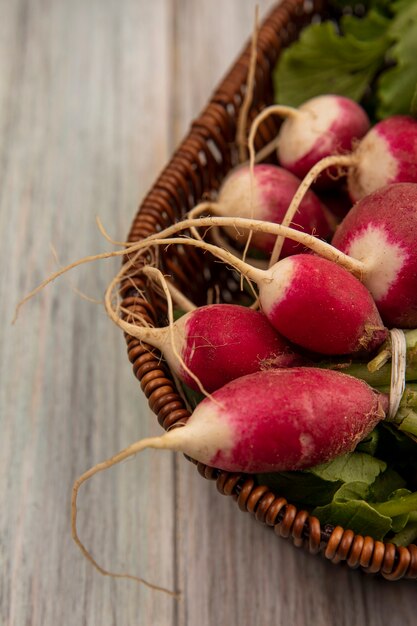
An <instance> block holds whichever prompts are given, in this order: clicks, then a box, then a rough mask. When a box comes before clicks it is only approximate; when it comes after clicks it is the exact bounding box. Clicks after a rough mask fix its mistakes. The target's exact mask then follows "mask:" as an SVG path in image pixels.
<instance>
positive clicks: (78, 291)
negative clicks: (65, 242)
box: [50, 244, 103, 304]
mask: <svg viewBox="0 0 417 626" xmlns="http://www.w3.org/2000/svg"><path fill="white" fill-rule="evenodd" d="M50 248H51V252H52V256H53V257H54V259H55V263H56V264H57V265H60V266H61V267H62V263H61V262H60V260H59V258H58V252H57V250H56V248H55V246H54V245H53V244H50ZM68 283H69V285H70V287H71V290H72V291H73V292H74V293H76V294H77V296H80V298H82V299H83V300H86V301H87V302H91V303H92V304H103V300H98V299H97V298H92V297H91V296H89V295H87V294H86V293H84V292H83V291H81V289H78V287H76V286H75V285H74V284H73V282H72V280H71V279H68Z"/></svg>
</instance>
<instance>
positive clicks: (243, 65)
mask: <svg viewBox="0 0 417 626" xmlns="http://www.w3.org/2000/svg"><path fill="white" fill-rule="evenodd" d="M326 11H327V10H326V4H325V2H324V1H322V0H316V1H314V2H311V1H309V0H307V1H304V0H284V2H282V3H281V4H280V5H279V6H278V7H277V8H275V9H274V10H273V11H272V13H271V14H270V15H269V16H268V17H267V18H266V20H265V21H264V23H263V24H262V26H261V28H260V31H259V35H258V55H257V64H256V81H255V89H254V96H253V102H252V107H251V111H250V115H249V120H248V121H249V123H250V121H251V119H253V118H254V117H255V115H256V114H257V113H258V112H259V111H260V110H261V109H262V108H263V107H265V106H267V105H269V104H271V103H272V100H273V90H272V82H271V71H272V69H273V67H274V66H275V63H276V61H277V58H278V56H279V54H280V51H281V50H282V49H283V48H285V46H287V45H288V44H289V43H290V42H291V41H293V40H294V39H296V38H297V36H298V34H299V32H300V30H301V28H302V27H303V26H304V25H306V24H308V23H309V22H311V20H312V19H313V17H314V15H316V14H320V15H325V14H326ZM249 58H250V44H248V45H247V46H246V48H245V49H244V51H243V53H242V54H241V56H240V57H239V58H238V59H237V61H236V63H235V64H234V65H233V67H232V68H231V70H230V71H229V73H228V74H227V75H226V77H225V78H224V80H223V81H222V82H221V84H220V85H219V87H218V88H217V90H216V91H215V92H214V94H213V97H212V99H211V100H210V102H209V104H208V105H207V106H206V108H205V109H204V110H203V112H202V113H201V115H200V116H199V117H198V118H197V119H196V120H195V121H194V122H193V123H192V126H191V130H190V132H189V134H188V136H187V137H186V138H185V139H184V141H183V142H182V143H181V145H180V146H179V148H178V150H177V151H176V152H175V154H174V155H173V157H172V159H171V161H170V162H169V163H168V165H167V166H166V168H165V169H164V170H163V172H162V174H161V175H160V177H159V178H158V180H157V181H156V183H155V185H154V186H153V188H152V189H151V191H150V192H149V193H148V195H147V196H146V197H145V199H144V201H143V203H142V205H141V206H140V208H139V211H138V213H137V215H136V217H135V219H134V221H133V224H132V228H131V231H130V234H129V241H138V240H140V239H142V238H144V237H146V236H148V235H150V234H153V233H156V232H158V231H159V230H161V229H163V228H166V227H167V226H170V225H171V224H173V223H175V222H177V221H178V220H181V219H182V218H183V217H184V215H185V213H187V212H188V211H189V210H190V209H192V208H193V207H194V206H195V205H196V204H197V203H198V202H200V201H201V199H202V198H204V197H207V196H208V194H210V193H211V192H213V191H215V190H217V189H218V188H219V186H220V184H221V182H222V180H223V179H224V177H225V176H226V174H227V173H228V172H229V170H230V169H231V168H232V167H233V166H235V165H236V164H237V163H238V159H237V145H236V141H235V138H236V127H237V119H238V115H239V109H240V106H241V105H242V100H243V93H244V89H245V86H246V82H247V75H248V68H249ZM278 128H279V121H277V120H276V119H275V118H274V117H270V118H269V119H268V120H266V121H265V122H264V123H263V124H262V125H261V127H260V129H259V132H258V134H257V140H256V149H257V150H259V149H261V148H262V147H263V146H264V145H266V144H267V143H268V142H269V141H270V140H271V139H273V138H274V137H275V136H276V133H277V131H278ZM158 265H159V267H160V268H161V269H162V271H164V272H165V273H167V274H169V275H171V276H172V279H173V280H175V284H176V286H177V287H179V288H180V289H181V290H182V291H183V293H184V294H185V295H186V296H187V297H189V298H190V299H191V300H192V301H193V302H195V303H196V304H206V299H207V292H208V290H209V289H213V290H216V291H217V293H219V295H220V300H221V301H223V302H231V301H237V300H238V299H239V297H240V288H239V282H238V280H237V279H236V278H233V275H232V273H231V272H230V271H229V270H227V269H226V268H224V267H222V266H221V264H219V263H216V262H214V259H213V258H212V257H211V256H210V255H209V254H208V253H205V254H201V252H200V251H199V250H197V249H190V248H188V249H187V250H184V249H183V248H181V246H171V247H169V249H167V250H163V249H162V248H161V249H160V251H159V259H158ZM190 277H192V280H190ZM141 293H142V294H144V297H141V295H140V294H141ZM121 294H122V298H123V303H122V305H123V307H125V308H126V309H129V311H130V312H132V313H139V314H140V315H142V316H145V317H146V318H147V320H148V321H149V323H150V324H152V325H155V326H159V325H165V323H166V304H165V301H164V300H163V299H162V298H161V297H160V296H159V295H158V293H156V292H155V291H154V290H153V288H152V285H151V284H149V282H147V280H146V278H145V277H144V276H143V274H138V275H137V276H136V275H133V277H132V276H130V278H129V282H126V283H125V284H124V285H122V287H121ZM126 341H127V345H128V355H129V359H130V361H131V363H132V364H133V371H134V373H135V376H136V377H137V378H138V380H139V381H140V383H141V387H142V389H143V391H144V393H145V394H146V397H147V398H148V401H149V406H150V408H151V410H152V411H153V412H154V413H155V414H156V415H157V417H158V421H159V423H160V424H161V426H162V427H163V428H164V429H165V430H167V429H169V428H172V427H174V426H175V425H176V424H178V423H179V422H181V423H184V422H185V421H186V420H187V419H188V417H189V411H188V410H187V408H186V406H185V403H184V401H183V399H182V396H181V395H180V393H179V391H178V389H177V388H176V385H175V382H174V380H173V377H172V375H171V373H170V371H169V369H168V368H167V367H166V365H165V362H164V361H163V360H161V356H160V354H159V353H158V352H157V351H156V350H155V349H153V348H151V347H147V346H146V345H141V343H140V342H139V341H138V340H137V339H134V338H132V337H129V336H126ZM190 460H191V459H190ZM196 465H197V469H198V471H199V473H200V474H201V476H203V477H204V478H206V479H208V480H215V481H216V485H217V489H218V490H219V491H220V493H222V494H223V495H227V496H232V498H233V499H234V500H235V501H236V502H237V504H238V506H239V508H240V509H241V510H242V511H248V512H250V513H252V514H253V515H254V516H255V518H256V519H257V520H258V521H259V522H262V523H263V524H266V525H267V526H270V527H272V528H273V529H274V531H275V533H276V534H278V535H280V536H281V537H285V538H288V539H290V540H292V542H293V543H294V545H295V546H297V547H305V548H307V549H308V550H309V551H310V552H311V553H312V554H316V553H321V554H323V555H324V557H325V558H326V559H329V560H330V561H332V562H333V563H339V562H343V561H344V562H346V563H347V565H348V566H349V567H351V568H358V567H360V568H362V569H363V570H364V571H365V572H368V573H372V574H376V573H379V574H381V575H382V576H383V577H384V578H386V579H389V580H398V579H400V578H417V546H416V545H414V544H411V545H409V546H408V547H397V546H395V545H394V544H392V543H383V542H381V541H375V540H374V539H372V538H371V537H363V536H361V535H356V534H355V533H354V532H353V531H351V530H349V529H344V528H342V527H340V526H337V527H333V526H331V525H328V524H326V525H321V524H320V522H319V520H318V519H317V518H316V517H313V516H311V515H309V513H308V512H307V511H303V510H299V509H298V508H297V507H296V506H294V505H292V504H290V503H289V502H287V500H286V499H285V498H283V497H280V496H279V494H275V493H272V492H271V490H270V489H269V488H268V487H265V486H259V485H258V483H257V481H256V480H255V479H254V477H252V476H250V475H248V474H231V473H229V472H224V471H220V470H218V469H214V468H210V467H207V466H205V465H203V464H201V463H196Z"/></svg>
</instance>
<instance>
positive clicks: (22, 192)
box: [0, 0, 416, 626]
mask: <svg viewBox="0 0 417 626" xmlns="http://www.w3.org/2000/svg"><path fill="white" fill-rule="evenodd" d="M254 4H255V3H254V2H253V1H252V0H227V2H225V1H224V0H210V2H207V1H205V0H152V2H149V1H147V0H122V1H121V2H117V1H116V0H89V2H85V1H83V0H71V2H68V1H67V0H14V1H13V2H7V1H6V0H0V8H1V14H2V19H1V20H0V77H1V79H0V235H1V239H0V241H1V242H2V246H1V252H0V254H1V271H0V295H1V298H0V312H1V320H2V325H1V328H0V380H1V383H2V384H1V386H0V420H1V421H0V433H1V436H0V556H1V563H2V567H1V569H0V623H1V624H2V625H3V624H5V625H7V626H23V625H24V624H25V625H27V624H30V625H33V626H41V625H42V626H52V625H53V626H56V624H60V625H63V626H67V625H69V626H72V625H73V624H76V625H79V624H86V625H88V626H95V625H96V624H97V625H99V626H108V625H116V624H117V625H118V626H124V625H125V624H126V625H129V626H130V625H136V624H139V625H141V626H148V625H149V626H151V625H152V626H153V625H156V626H191V625H194V624H198V625H199V626H211V625H215V626H235V625H236V626H237V625H239V626H258V625H259V626H266V625H269V624H271V625H274V626H283V625H284V624H292V625H294V626H307V625H309V626H315V625H317V626H319V625H320V626H324V625H327V624H328V625H332V624H335V623H337V624H340V625H341V626H344V625H346V626H347V625H348V624H349V625H350V624H352V623H353V621H355V623H356V624H358V625H360V626H362V625H364V626H365V624H366V625H367V626H368V625H369V626H374V625H375V626H376V625H377V624H378V625H379V626H381V625H382V626H384V625H386V626H388V625H390V626H391V625H392V624H397V623H398V624H400V623H401V624H402V625H404V626H408V625H411V624H414V623H415V617H414V614H415V593H416V587H415V583H412V582H404V581H403V582H400V583H388V582H385V581H383V580H378V579H372V578H370V577H366V576H365V575H362V574H361V573H359V572H351V571H348V570H347V569H345V568H343V567H333V566H331V565H330V564H329V563H327V562H324V561H323V560H322V559H320V558H318V557H311V556H310V555H308V554H306V553H304V552H301V551H298V550H296V549H295V548H293V547H292V546H291V545H290V544H287V543H286V542H284V541H282V540H279V539H278V538H276V537H275V536H274V535H273V533H272V532H270V531H268V530H267V529H265V528H263V527H262V526H261V525H259V524H257V523H255V522H254V521H253V520H251V519H250V518H249V516H248V515H243V514H242V513H240V511H239V510H238V508H237V507H236V505H235V504H234V502H232V501H231V500H230V499H228V498H225V497H220V495H219V494H218V493H217V492H216V490H215V486H214V485H213V484H212V483H209V482H207V481H204V480H202V479H201V478H200V477H199V476H198V474H197V472H196V470H195V468H194V466H192V465H191V464H189V463H188V462H187V461H185V459H184V458H183V457H182V456H178V457H174V456H173V455H172V454H170V453H158V452H156V451H154V452H145V453H144V454H143V455H142V457H139V458H138V459H135V460H133V461H130V462H126V463H124V464H122V465H121V466H120V467H117V468H114V469H113V470H111V471H110V472H108V473H107V474H106V475H104V474H103V475H101V476H97V477H96V478H94V480H93V481H92V482H91V484H89V485H87V486H86V487H85V488H84V489H83V491H82V494H81V496H80V504H79V520H80V533H81V535H82V538H83V540H84V541H85V542H86V544H87V545H88V546H89V547H90V548H91V549H92V551H93V553H94V555H95V556H96V557H97V559H98V560H99V562H100V563H102V564H103V565H105V566H107V567H110V568H112V569H114V570H116V571H119V570H121V569H123V570H127V571H129V572H132V573H135V572H136V573H138V574H140V575H143V576H145V577H146V578H147V579H148V580H151V581H153V582H156V583H158V584H161V585H165V586H167V587H169V588H178V589H180V590H181V592H182V597H181V599H180V601H178V602H176V601H173V600H172V599H171V598H169V597H167V596H165V595H162V594H155V593H154V592H152V591H149V590H148V589H146V588H144V587H141V586H137V585H136V584H135V583H131V582H125V581H113V580H109V579H105V578H103V577H101V576H100V575H98V574H97V573H96V572H95V571H94V570H92V568H91V566H90V565H89V564H88V563H86V562H85V560H84V559H83V558H82V556H81V554H80V553H79V552H78V550H77V549H76V547H75V546H74V545H73V543H72V541H71V539H70V526H69V499H70V489H71V485H72V482H73V480H74V478H75V477H76V476H77V475H78V474H79V473H81V472H83V471H84V470H85V469H86V468H88V467H89V466H91V465H92V464H94V463H95V462H97V461H99V460H102V459H104V458H106V457H108V456H110V455H111V454H113V453H114V452H115V451H117V450H118V449H120V448H122V447H123V446H125V445H127V444H128V443H130V442H132V441H134V440H135V439H138V438H140V437H143V436H147V435H150V434H153V433H157V432H159V428H158V427H157V425H156V421H155V419H154V418H153V417H152V416H151V415H150V412H149V410H148V408H147V405H146V402H145V400H144V398H143V395H142V394H141V392H140V389H139V386H138V384H137V382H136V381H135V379H134V377H133V375H132V373H131V368H130V364H129V362H128V359H127V356H126V349H125V344H124V340H123V337H122V336H121V334H120V332H119V330H118V329H116V328H114V327H113V326H112V325H111V324H110V322H109V321H108V320H107V318H106V316H105V314H104V312H103V308H102V307H100V306H99V305H94V304H92V303H89V302H85V301H84V300H82V299H81V298H80V297H79V296H78V295H77V294H76V293H74V290H73V287H74V286H75V287H77V288H78V289H81V290H82V291H84V292H86V293H87V294H89V295H90V296H92V297H94V298H97V299H100V298H101V297H102V293H103V291H104V289H105V287H106V285H107V283H108V281H109V280H110V279H111V277H112V276H113V274H114V272H115V271H116V268H117V266H118V262H117V261H115V262H106V263H100V264H95V265H94V266H90V267H84V268H82V269H80V270H78V271H77V272H74V273H73V274H71V276H68V277H67V279H62V280H60V281H58V282H57V283H56V284H54V285H53V286H51V287H49V288H47V289H46V290H45V291H44V292H43V293H42V294H40V295H39V296H38V297H37V298H36V299H34V300H33V301H31V302H30V303H28V304H27V305H26V307H25V308H24V309H23V310H22V311H21V315H20V318H19V320H18V322H17V323H16V325H15V326H13V327H11V326H10V320H11V318H12V316H13V311H14V306H15V304H16V302H17V301H18V299H19V298H20V297H22V296H23V295H24V294H25V293H27V292H28V291H29V290H30V289H31V288H32V287H34V286H35V285H36V284H37V283H39V281H40V280H41V279H42V278H44V277H45V276H46V275H47V274H48V273H49V272H51V271H52V270H53V269H54V268H55V267H56V261H55V260H54V256H53V254H52V253H51V250H50V245H51V244H53V246H54V247H55V248H56V250H57V253H58V256H59V262H60V263H67V262H69V261H72V260H73V259H75V258H78V257H81V256H83V255H86V254H90V253H92V252H96V251H97V252H98V251H102V250H105V249H108V247H109V246H108V244H107V243H106V242H104V241H103V238H102V237H101V235H100V234H99V233H98V230H97V229H96V227H95V223H94V218H95V215H97V214H98V215H99V216H100V217H101V218H102V220H103V222H104V224H105V226H106V227H107V228H108V230H109V231H110V233H111V234H112V236H114V237H115V238H116V239H123V238H124V237H125V236H126V233H127V232H128V229H129V225H130V222H131V219H132V217H133V214H134V212H135V210H136V207H137V204H138V201H139V200H140V198H141V197H142V196H143V195H144V194H145V192H146V191H147V189H148V187H149V186H150V185H151V184H152V182H153V180H154V179H155V178H156V176H157V174H158V172H159V170H160V169H161V168H162V167H163V165H164V164H165V162H166V161H167V160H168V158H169V155H170V154H171V152H172V150H173V149H174V148H175V145H176V144H177V143H178V142H179V140H180V139H181V137H182V135H183V134H184V133H185V131H186V129H187V128H188V125H189V124H190V122H191V120H192V118H193V117H194V116H196V115H197V114H198V112H199V110H200V109H201V108H202V106H203V105H204V104H205V102H206V101H207V99H208V97H209V95H210V92H211V91H212V89H213V88H214V87H215V85H216V83H217V82H218V81H219V79H220V78H221V76H222V74H223V73H224V72H225V71H226V69H227V68H228V66H229V65H230V63H231V62H232V61H233V59H234V57H235V56H236V55H237V53H238V52H239V50H240V48H241V47H242V45H243V43H244V41H245V39H246V38H247V36H248V35H249V33H250V31H251V29H252V21H253V12H254ZM272 4H273V2H272V0H264V1H263V2H260V7H261V13H264V12H265V11H266V10H267V9H268V7H270V6H272Z"/></svg>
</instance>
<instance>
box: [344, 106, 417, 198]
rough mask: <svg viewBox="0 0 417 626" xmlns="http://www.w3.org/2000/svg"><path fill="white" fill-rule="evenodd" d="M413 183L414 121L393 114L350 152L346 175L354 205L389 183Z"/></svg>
mask: <svg viewBox="0 0 417 626" xmlns="http://www.w3.org/2000/svg"><path fill="white" fill-rule="evenodd" d="M400 182H409V183H417V121H416V120H415V119H413V118H412V117H408V116H406V115H395V116H393V117H390V118H388V119H386V120H383V121H382V122H379V123H378V124H376V125H375V126H374V127H373V128H372V129H371V130H370V131H369V132H368V133H367V134H366V135H365V137H364V138H363V139H362V141H361V142H360V143H359V145H358V147H357V149H356V150H355V152H354V155H353V160H352V167H351V168H349V173H348V189H349V194H350V196H351V198H352V200H354V201H355V202H356V201H357V200H360V199H361V198H363V197H365V196H367V195H368V194H370V193H371V192H373V191H375V190H376V189H379V188H381V187H384V186H385V185H389V184H391V183H400Z"/></svg>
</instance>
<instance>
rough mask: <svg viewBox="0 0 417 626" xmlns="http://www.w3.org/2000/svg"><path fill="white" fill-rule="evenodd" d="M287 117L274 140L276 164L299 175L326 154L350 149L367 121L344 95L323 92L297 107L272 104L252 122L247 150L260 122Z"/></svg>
mask: <svg viewBox="0 0 417 626" xmlns="http://www.w3.org/2000/svg"><path fill="white" fill-rule="evenodd" d="M271 114H276V115H281V116H283V117H287V119H285V120H284V122H283V123H282V126H281V128H280V131H279V135H278V138H277V140H276V144H277V149H278V158H279V162H280V164H281V165H282V166H283V167H284V168H285V169H287V170H289V171H290V172H292V173H293V174H295V175H296V176H298V177H299V178H302V177H304V176H305V175H306V174H307V172H308V171H309V170H310V169H311V168H312V166H313V165H314V164H315V163H317V162H318V161H320V160H321V159H323V158H324V157H326V156H329V155H333V154H337V153H343V152H347V151H350V150H351V149H352V146H353V144H354V142H355V140H357V139H360V138H361V137H363V136H364V135H365V133H366V132H367V131H368V129H369V126H370V123H369V119H368V116H367V115H366V113H365V111H364V110H363V109H362V107H361V106H360V105H359V104H357V103H356V102H354V101H353V100H351V99H350V98H345V97H344V96H337V95H332V94H330V95H323V96H318V97H316V98H312V99H310V100H307V101H306V102H304V104H302V105H301V106H300V107H299V108H298V109H293V108H291V107H285V106H281V105H272V106H270V107H268V108H266V109H264V110H263V111H262V112H261V113H260V114H259V115H258V116H257V117H256V118H255V120H254V122H253V123H252V127H251V130H250V133H249V152H250V153H252V159H253V156H254V151H253V143H254V138H255V134H256V131H257V129H258V127H259V125H260V123H261V122H262V121H263V120H264V119H265V118H266V117H268V116H269V115H271ZM324 182H328V180H327V181H326V180H325V181H324Z"/></svg>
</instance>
